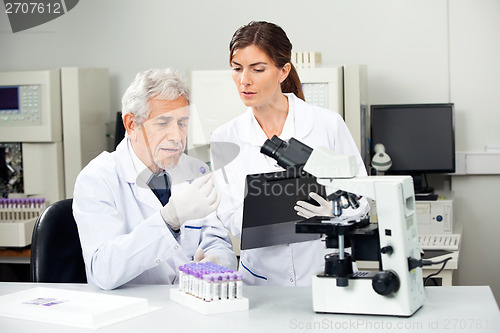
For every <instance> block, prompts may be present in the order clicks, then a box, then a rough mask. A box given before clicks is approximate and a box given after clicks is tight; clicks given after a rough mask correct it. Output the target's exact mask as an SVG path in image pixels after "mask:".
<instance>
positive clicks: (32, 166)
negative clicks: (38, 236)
mask: <svg viewBox="0 0 500 333" xmlns="http://www.w3.org/2000/svg"><path fill="white" fill-rule="evenodd" d="M109 114H110V113H109V78H108V70H107V69H98V68H76V67H67V68H61V69H53V70H40V71H26V72H3V73H0V129H1V130H0V142H3V143H20V144H21V146H22V149H20V154H21V157H20V158H21V159H22V173H23V176H22V177H23V182H24V183H23V193H22V194H24V195H25V196H33V195H36V196H40V197H44V198H45V199H46V200H47V201H48V202H55V201H57V200H60V199H64V198H66V197H71V196H72V195H73V185H74V182H75V179H76V176H77V175H78V173H79V172H80V170H81V169H82V168H83V167H84V166H85V165H86V164H87V163H88V162H89V161H90V160H91V159H92V158H94V157H95V156H97V155H98V154H99V153H101V152H102V151H104V150H106V144H107V143H106V127H105V126H106V122H107V121H108V118H109ZM7 194H9V193H7Z"/></svg>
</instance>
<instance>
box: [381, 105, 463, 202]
mask: <svg viewBox="0 0 500 333" xmlns="http://www.w3.org/2000/svg"><path fill="white" fill-rule="evenodd" d="M379 143H381V144H383V145H384V147H385V151H386V153H387V154H388V155H389V156H390V158H391V160H392V166H391V167H390V169H389V170H388V171H387V172H386V174H396V175H411V176H413V178H414V187H415V193H416V194H418V193H425V192H432V189H431V188H424V187H423V186H422V176H424V175H425V174H428V173H453V172H455V131H454V105H453V104H452V103H443V104H397V105H396V104H393V105H372V106H371V156H373V154H374V151H373V149H374V147H375V145H376V144H379Z"/></svg>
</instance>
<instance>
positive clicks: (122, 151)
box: [116, 138, 162, 209]
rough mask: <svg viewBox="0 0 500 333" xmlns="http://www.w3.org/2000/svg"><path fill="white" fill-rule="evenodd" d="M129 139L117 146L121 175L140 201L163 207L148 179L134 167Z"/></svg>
mask: <svg viewBox="0 0 500 333" xmlns="http://www.w3.org/2000/svg"><path fill="white" fill-rule="evenodd" d="M127 140H128V138H125V139H123V141H122V142H121V143H120V144H119V145H118V147H116V155H117V159H118V165H119V166H120V167H119V169H118V170H119V171H118V173H119V176H120V178H121V179H122V180H123V181H124V182H126V183H128V184H129V186H130V187H131V189H132V191H133V193H134V196H135V197H136V198H137V200H138V201H140V202H141V203H143V204H145V205H148V206H150V207H152V208H154V209H160V208H161V207H162V206H161V203H160V201H159V200H158V199H157V198H156V196H155V195H154V193H153V191H151V189H150V188H149V187H148V185H147V184H146V180H145V179H142V178H141V177H139V175H138V174H137V171H136V170H135V168H134V164H133V162H132V157H131V156H130V154H129V152H128V144H127Z"/></svg>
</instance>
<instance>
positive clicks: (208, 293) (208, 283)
mask: <svg viewBox="0 0 500 333" xmlns="http://www.w3.org/2000/svg"><path fill="white" fill-rule="evenodd" d="M203 284H204V288H205V289H204V291H205V292H204V297H203V299H204V300H205V301H206V302H210V301H211V300H212V297H213V295H212V294H213V291H212V289H213V288H212V285H213V278H212V276H211V275H210V274H205V275H203Z"/></svg>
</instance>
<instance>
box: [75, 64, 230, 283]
mask: <svg viewBox="0 0 500 333" xmlns="http://www.w3.org/2000/svg"><path fill="white" fill-rule="evenodd" d="M122 117H123V124H124V126H125V129H126V135H125V138H124V139H123V140H122V141H121V143H120V144H119V145H118V146H117V148H116V151H114V152H112V153H108V152H103V153H102V154H100V155H99V156H98V157H96V158H95V159H94V160H92V161H91V162H90V163H89V164H88V165H87V166H86V167H85V168H84V169H83V170H82V172H81V173H80V174H79V175H78V178H77V180H76V183H75V191H74V198H73V214H74V217H75V220H76V223H77V225H78V232H79V235H80V241H81V244H82V250H83V257H84V261H85V267H86V273H87V281H88V282H89V283H92V284H95V285H97V286H99V287H100V288H103V289H114V288H117V287H119V286H121V285H123V284H125V283H139V284H141V283H149V284H173V283H175V282H176V277H177V274H178V267H179V266H180V265H182V264H184V263H186V262H189V261H192V260H195V261H198V260H202V261H213V262H216V263H218V264H221V265H223V266H226V267H229V268H232V269H235V267H236V256H235V254H234V252H233V251H232V246H231V241H230V239H229V237H228V233H227V231H226V230H225V229H224V227H223V226H222V224H221V222H220V221H219V220H218V218H217V216H216V214H215V212H214V211H215V209H216V208H217V206H218V205H219V201H220V197H219V195H218V193H217V192H216V191H215V189H214V187H213V179H212V174H210V173H207V171H208V166H207V165H206V164H205V163H203V162H201V161H199V160H197V159H195V158H193V157H190V156H187V155H186V154H184V149H185V147H186V136H187V129H188V121H189V89H188V88H187V86H186V84H185V83H184V82H183V80H182V79H181V78H180V77H179V75H178V74H176V73H175V72H174V71H172V70H170V69H159V70H147V71H144V72H140V73H138V74H137V75H136V77H135V80H134V81H133V82H132V84H131V85H130V86H129V88H128V89H127V91H126V92H125V94H124V96H123V98H122Z"/></svg>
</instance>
